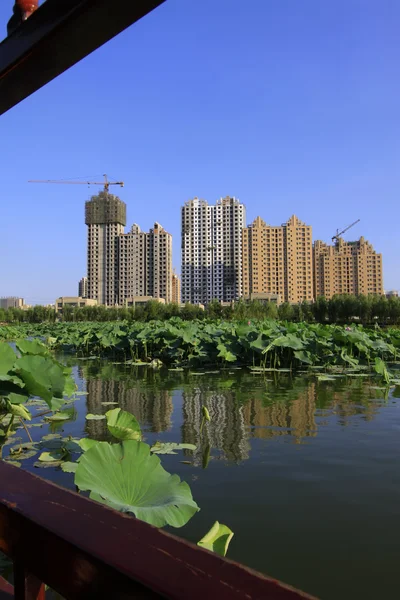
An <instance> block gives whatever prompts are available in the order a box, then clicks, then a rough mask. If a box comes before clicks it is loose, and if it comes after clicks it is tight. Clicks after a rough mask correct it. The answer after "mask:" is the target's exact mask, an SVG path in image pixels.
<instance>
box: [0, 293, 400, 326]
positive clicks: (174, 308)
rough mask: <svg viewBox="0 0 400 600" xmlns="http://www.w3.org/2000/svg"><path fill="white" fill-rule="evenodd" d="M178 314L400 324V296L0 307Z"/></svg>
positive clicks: (15, 312)
mask: <svg viewBox="0 0 400 600" xmlns="http://www.w3.org/2000/svg"><path fill="white" fill-rule="evenodd" d="M174 316H180V317H181V318H182V319H184V320H191V319H203V318H222V319H226V320H232V319H240V320H242V319H263V318H269V319H279V320H283V321H293V322H302V321H305V322H309V323H311V322H318V323H350V322H360V323H363V324H364V325H370V324H373V323H379V324H380V325H385V324H390V325H398V324H400V298H396V297H391V298H386V297H385V296H350V295H349V296H346V295H343V296H334V297H333V298H331V299H330V300H326V299H325V298H318V299H317V300H316V301H315V302H302V303H301V304H297V305H293V304H289V303H287V302H285V303H283V304H280V305H279V306H276V304H275V303H273V302H267V303H263V302H260V301H258V300H253V301H252V302H244V301H242V300H240V301H239V302H236V303H234V304H233V305H231V306H221V304H220V303H219V302H218V301H216V300H215V301H213V302H211V303H210V304H208V306H206V308H205V310H202V309H201V308H200V307H198V306H195V305H192V304H186V305H185V306H183V307H181V306H179V305H178V304H160V303H159V302H156V301H150V302H148V303H147V304H145V305H140V306H137V307H136V308H106V307H105V306H85V307H82V308H72V307H68V306H67V307H65V308H64V312H63V314H62V315H57V314H56V313H55V311H54V309H52V308H49V307H45V306H34V307H32V308H30V309H28V310H21V309H19V308H9V309H8V310H4V309H0V322H5V323H43V322H54V321H57V320H61V321H78V322H79V321H100V322H104V321H118V320H125V319H126V320H128V321H151V320H152V319H157V320H164V319H169V318H170V317H174Z"/></svg>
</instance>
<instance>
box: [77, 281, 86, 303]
mask: <svg viewBox="0 0 400 600" xmlns="http://www.w3.org/2000/svg"><path fill="white" fill-rule="evenodd" d="M78 296H79V297H80V298H87V297H88V278H87V277H82V279H81V280H80V281H79V284H78Z"/></svg>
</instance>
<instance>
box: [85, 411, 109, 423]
mask: <svg viewBox="0 0 400 600" xmlns="http://www.w3.org/2000/svg"><path fill="white" fill-rule="evenodd" d="M105 418H106V416H105V415H92V413H88V414H87V415H86V419H87V420H88V421H102V420H103V419H105Z"/></svg>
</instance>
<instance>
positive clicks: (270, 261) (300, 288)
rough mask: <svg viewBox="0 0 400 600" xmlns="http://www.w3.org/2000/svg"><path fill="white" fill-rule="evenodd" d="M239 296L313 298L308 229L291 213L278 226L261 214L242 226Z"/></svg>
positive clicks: (294, 301) (308, 299) (310, 231)
mask: <svg viewBox="0 0 400 600" xmlns="http://www.w3.org/2000/svg"><path fill="white" fill-rule="evenodd" d="M242 235H243V241H242V244H243V245H242V264H243V295H244V297H245V298H255V297H257V295H263V294H268V295H271V297H278V298H279V301H280V300H282V301H284V302H290V303H293V304H297V303H299V302H302V301H304V300H306V301H311V300H312V299H313V265H312V228H311V226H310V225H306V224H305V223H303V222H302V221H300V219H298V218H297V217H296V216H295V215H293V216H292V217H291V218H290V219H289V220H288V221H287V222H286V223H283V224H282V225H281V226H278V227H274V226H271V225H267V223H265V221H263V220H262V219H261V217H257V218H256V219H255V220H254V221H253V223H252V224H251V225H250V226H249V227H246V228H245V229H243V233H242Z"/></svg>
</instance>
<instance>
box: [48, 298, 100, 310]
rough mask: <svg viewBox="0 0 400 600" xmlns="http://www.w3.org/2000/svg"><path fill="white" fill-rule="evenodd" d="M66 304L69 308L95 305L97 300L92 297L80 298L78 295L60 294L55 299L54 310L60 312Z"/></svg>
mask: <svg viewBox="0 0 400 600" xmlns="http://www.w3.org/2000/svg"><path fill="white" fill-rule="evenodd" d="M66 306H68V307H69V308H83V307H84V306H97V300H95V299H94V298H81V297H80V296H61V297H60V298H57V300H56V301H55V310H56V312H57V313H62V311H63V310H64V308H65V307H66Z"/></svg>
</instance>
